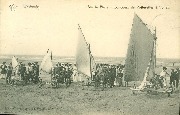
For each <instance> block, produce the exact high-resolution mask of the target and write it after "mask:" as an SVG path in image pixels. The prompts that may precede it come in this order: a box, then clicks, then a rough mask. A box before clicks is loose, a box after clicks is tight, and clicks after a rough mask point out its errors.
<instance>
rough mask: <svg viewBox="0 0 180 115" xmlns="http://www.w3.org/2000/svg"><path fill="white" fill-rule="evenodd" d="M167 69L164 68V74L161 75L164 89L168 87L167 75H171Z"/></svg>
mask: <svg viewBox="0 0 180 115" xmlns="http://www.w3.org/2000/svg"><path fill="white" fill-rule="evenodd" d="M166 70H167V68H166V67H163V70H162V72H161V73H160V77H161V78H162V79H163V87H166V86H167V81H166V77H167V75H169V74H168V73H167V72H166Z"/></svg>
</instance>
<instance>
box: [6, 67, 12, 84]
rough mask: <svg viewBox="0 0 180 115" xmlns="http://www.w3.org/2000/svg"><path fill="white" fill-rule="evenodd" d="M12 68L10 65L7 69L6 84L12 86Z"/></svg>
mask: <svg viewBox="0 0 180 115" xmlns="http://www.w3.org/2000/svg"><path fill="white" fill-rule="evenodd" d="M11 75H12V66H11V65H9V66H8V68H7V76H6V84H11Z"/></svg>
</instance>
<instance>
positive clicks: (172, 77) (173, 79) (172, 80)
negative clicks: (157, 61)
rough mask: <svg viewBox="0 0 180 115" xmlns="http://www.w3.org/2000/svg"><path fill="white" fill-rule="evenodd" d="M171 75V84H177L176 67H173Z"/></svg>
mask: <svg viewBox="0 0 180 115" xmlns="http://www.w3.org/2000/svg"><path fill="white" fill-rule="evenodd" d="M171 70H172V71H171V75H170V85H172V84H173V85H174V86H175V77H176V72H175V71H174V69H171Z"/></svg>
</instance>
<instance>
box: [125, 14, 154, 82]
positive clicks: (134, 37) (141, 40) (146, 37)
mask: <svg viewBox="0 0 180 115" xmlns="http://www.w3.org/2000/svg"><path fill="white" fill-rule="evenodd" d="M154 39H155V36H154V34H153V33H152V32H151V31H150V29H148V27H147V26H146V24H145V23H144V22H143V21H142V20H141V19H140V18H139V17H138V16H137V15H136V14H135V15H134V19H133V25H132V30H131V35H130V41H129V46H128V51H127V57H126V61H125V73H124V76H125V78H124V80H125V81H143V79H144V76H145V74H146V72H147V71H146V70H148V71H149V70H151V69H153V66H150V67H149V69H147V67H148V65H149V63H151V64H150V65H153V64H154V63H152V62H153V61H152V60H153V59H154V58H153V55H152V54H153V50H154ZM150 60H151V61H150ZM148 74H149V75H150V74H151V73H149V72H148Z"/></svg>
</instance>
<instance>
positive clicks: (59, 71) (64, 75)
mask: <svg viewBox="0 0 180 115" xmlns="http://www.w3.org/2000/svg"><path fill="white" fill-rule="evenodd" d="M52 74H53V78H52V81H53V82H54V83H55V85H56V86H58V85H59V83H66V85H70V83H71V76H72V74H73V65H72V64H70V63H59V62H58V63H57V64H56V65H55V67H54V68H53V71H52Z"/></svg>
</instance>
